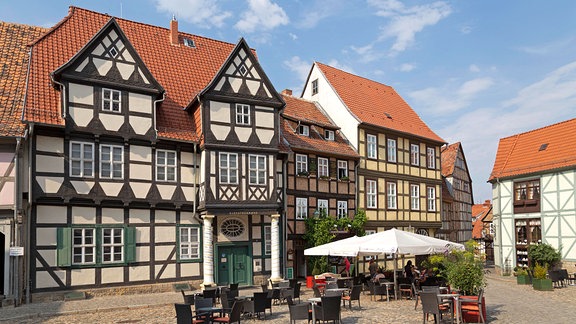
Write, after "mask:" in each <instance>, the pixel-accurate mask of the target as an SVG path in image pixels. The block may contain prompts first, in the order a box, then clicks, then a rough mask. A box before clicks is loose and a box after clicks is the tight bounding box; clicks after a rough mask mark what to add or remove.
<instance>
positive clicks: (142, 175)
mask: <svg viewBox="0 0 576 324" xmlns="http://www.w3.org/2000/svg"><path fill="white" fill-rule="evenodd" d="M130 179H138V180H152V166H151V165H143V164H134V163H131V164H130Z"/></svg>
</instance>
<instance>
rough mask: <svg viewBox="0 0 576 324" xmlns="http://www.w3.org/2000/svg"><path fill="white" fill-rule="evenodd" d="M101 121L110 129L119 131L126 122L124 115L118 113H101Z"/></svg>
mask: <svg viewBox="0 0 576 324" xmlns="http://www.w3.org/2000/svg"><path fill="white" fill-rule="evenodd" d="M100 122H101V123H102V125H104V128H106V130H109V131H118V130H119V129H120V127H122V125H123V124H124V116H123V115H117V114H100Z"/></svg>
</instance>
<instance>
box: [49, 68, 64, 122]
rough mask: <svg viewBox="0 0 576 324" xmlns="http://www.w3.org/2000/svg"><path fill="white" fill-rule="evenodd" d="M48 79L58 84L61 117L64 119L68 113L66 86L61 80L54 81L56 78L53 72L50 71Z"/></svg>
mask: <svg viewBox="0 0 576 324" xmlns="http://www.w3.org/2000/svg"><path fill="white" fill-rule="evenodd" d="M50 79H51V80H52V82H53V83H55V84H57V85H59V86H60V88H61V89H62V91H61V97H62V99H61V100H62V118H63V119H64V120H66V116H67V115H68V106H67V105H66V86H65V85H64V83H62V82H58V81H56V79H54V74H53V73H50Z"/></svg>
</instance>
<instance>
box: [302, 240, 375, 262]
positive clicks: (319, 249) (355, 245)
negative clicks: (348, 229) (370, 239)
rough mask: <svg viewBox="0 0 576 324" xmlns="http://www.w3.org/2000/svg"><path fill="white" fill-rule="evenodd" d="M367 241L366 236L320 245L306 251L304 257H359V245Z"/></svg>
mask: <svg viewBox="0 0 576 324" xmlns="http://www.w3.org/2000/svg"><path fill="white" fill-rule="evenodd" d="M365 239H366V236H362V237H359V236H352V237H349V238H345V239H342V240H338V241H334V242H330V243H326V244H322V245H318V246H315V247H311V248H308V249H305V250H304V255H327V256H348V257H355V256H357V255H358V249H359V247H360V245H359V243H360V242H361V241H363V240H365Z"/></svg>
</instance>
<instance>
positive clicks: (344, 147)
mask: <svg viewBox="0 0 576 324" xmlns="http://www.w3.org/2000/svg"><path fill="white" fill-rule="evenodd" d="M282 98H283V99H284V101H285V102H286V106H285V107H284V112H283V114H282V116H283V118H282V119H281V130H282V136H283V137H284V139H285V140H286V141H287V142H288V144H289V146H290V148H291V149H292V150H305V151H314V152H324V153H328V154H330V155H340V156H346V157H350V158H354V159H358V158H359V156H358V154H357V153H356V151H355V150H354V149H353V148H352V146H350V144H349V143H348V140H346V139H345V138H344V137H342V134H340V132H338V131H336V130H337V129H338V127H337V126H336V125H334V123H333V122H332V121H331V120H330V119H329V118H328V117H327V116H326V115H325V114H324V113H323V112H322V111H321V109H320V108H319V107H318V106H317V105H316V103H314V102H312V101H308V100H305V99H300V98H296V97H292V96H288V95H285V94H282ZM288 120H292V121H297V122H298V121H299V122H302V123H305V124H308V125H309V126H311V125H317V126H319V127H320V128H326V129H331V130H335V131H334V140H333V141H329V140H326V139H325V138H324V134H318V132H317V129H316V128H315V127H314V126H312V127H310V136H304V135H299V134H297V133H296V131H297V130H296V129H294V128H293V127H292V126H291V125H290V122H289V121H288Z"/></svg>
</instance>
